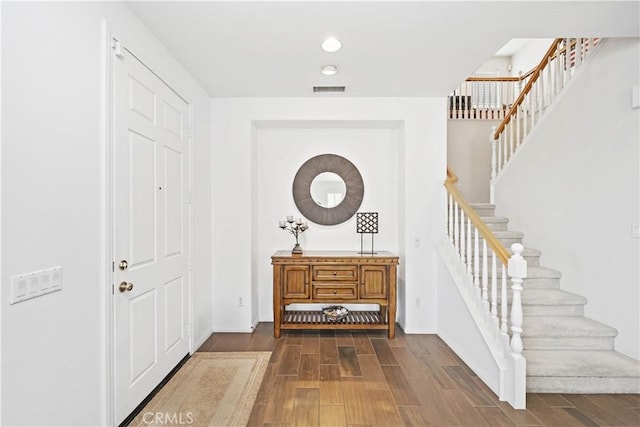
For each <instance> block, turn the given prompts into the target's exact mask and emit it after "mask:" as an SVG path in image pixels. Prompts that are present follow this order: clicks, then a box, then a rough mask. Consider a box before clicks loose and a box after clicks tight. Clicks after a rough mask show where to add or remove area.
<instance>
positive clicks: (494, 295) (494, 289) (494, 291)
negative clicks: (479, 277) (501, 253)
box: [491, 251, 499, 329]
mask: <svg viewBox="0 0 640 427" xmlns="http://www.w3.org/2000/svg"><path fill="white" fill-rule="evenodd" d="M497 258H498V255H497V254H496V253H495V252H494V251H491V319H492V320H493V322H494V323H495V325H496V329H498V326H499V324H498V263H497Z"/></svg>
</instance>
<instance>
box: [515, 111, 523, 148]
mask: <svg viewBox="0 0 640 427" xmlns="http://www.w3.org/2000/svg"><path fill="white" fill-rule="evenodd" d="M514 119H515V121H516V141H518V144H520V141H522V138H521V137H520V108H518V109H517V110H516V111H515V116H514Z"/></svg>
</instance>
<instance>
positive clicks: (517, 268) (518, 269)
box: [507, 243, 527, 279]
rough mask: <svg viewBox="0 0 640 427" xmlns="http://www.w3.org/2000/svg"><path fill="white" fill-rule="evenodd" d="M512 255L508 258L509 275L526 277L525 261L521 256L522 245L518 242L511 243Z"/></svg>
mask: <svg viewBox="0 0 640 427" xmlns="http://www.w3.org/2000/svg"><path fill="white" fill-rule="evenodd" d="M511 250H512V251H513V255H511V258H509V264H508V266H507V267H508V271H509V276H511V277H517V278H520V279H523V278H525V277H527V261H526V260H525V259H524V258H523V257H522V255H521V254H522V251H524V246H522V244H520V243H514V244H512V245H511Z"/></svg>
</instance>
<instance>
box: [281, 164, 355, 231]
mask: <svg viewBox="0 0 640 427" xmlns="http://www.w3.org/2000/svg"><path fill="white" fill-rule="evenodd" d="M322 172H333V173H335V174H337V175H338V176H340V178H342V180H343V181H344V183H345V186H346V188H347V191H346V194H345V196H344V199H343V200H342V202H340V204H339V205H337V206H335V207H333V208H325V207H322V206H320V205H318V204H317V203H316V202H315V201H314V200H313V198H312V197H311V182H312V181H313V179H314V178H315V177H316V176H318V175H319V174H321V173H322ZM363 198H364V182H363V181H362V176H361V175H360V172H359V171H358V168H356V167H355V166H354V165H353V163H351V162H350V161H349V160H347V159H345V158H344V157H341V156H338V155H337V154H320V155H319V156H315V157H312V158H310V159H309V160H307V161H306V162H304V163H303V164H302V166H300V169H298V172H297V173H296V176H295V177H294V179H293V201H294V202H295V204H296V207H297V208H298V210H299V211H300V213H301V214H302V215H303V216H304V217H305V218H307V219H308V220H309V221H311V222H314V223H316V224H320V225H336V224H341V223H343V222H345V221H347V220H348V219H349V218H351V217H352V216H353V215H355V213H356V212H357V211H358V208H360V205H361V204H362V199H363Z"/></svg>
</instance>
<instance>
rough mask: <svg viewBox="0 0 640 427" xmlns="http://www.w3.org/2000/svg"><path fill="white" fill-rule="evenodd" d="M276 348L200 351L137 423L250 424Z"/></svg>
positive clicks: (134, 421)
mask: <svg viewBox="0 0 640 427" xmlns="http://www.w3.org/2000/svg"><path fill="white" fill-rule="evenodd" d="M270 357H271V352H265V351H251V352H220V353H194V354H193V355H192V356H191V357H190V358H189V360H187V362H186V363H185V364H184V365H183V366H182V368H180V370H179V371H178V372H176V374H175V375H174V376H173V378H171V379H170V380H169V382H168V383H167V384H166V385H165V386H164V387H163V388H162V389H161V390H160V391H159V392H158V394H156V395H155V396H154V397H153V399H152V400H151V401H150V402H149V403H148V404H147V406H145V407H144V409H143V410H142V411H140V413H139V414H138V416H137V417H136V418H135V419H134V420H133V422H132V423H131V424H130V425H131V426H178V425H180V426H185V425H191V426H246V425H247V422H248V421H249V417H250V416H251V410H252V409H253V404H254V402H255V400H256V396H257V394H258V390H259V389H260V384H261V383H262V379H263V377H264V373H265V371H266V369H267V365H268V364H269V359H270Z"/></svg>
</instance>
